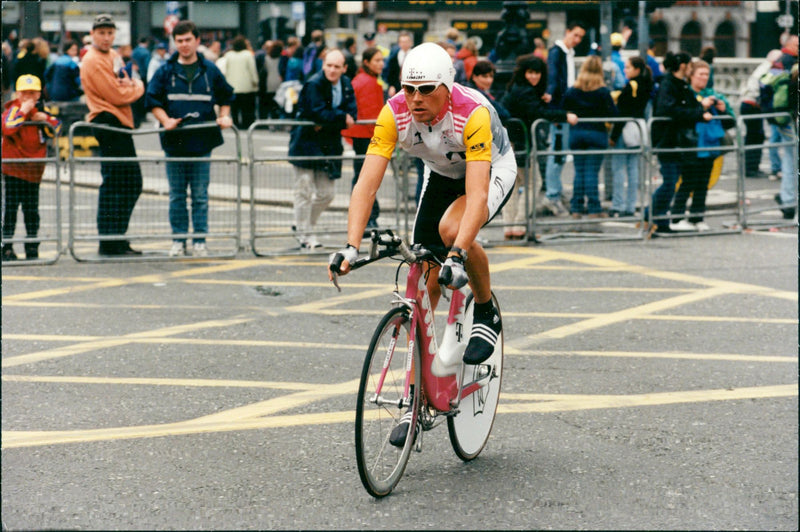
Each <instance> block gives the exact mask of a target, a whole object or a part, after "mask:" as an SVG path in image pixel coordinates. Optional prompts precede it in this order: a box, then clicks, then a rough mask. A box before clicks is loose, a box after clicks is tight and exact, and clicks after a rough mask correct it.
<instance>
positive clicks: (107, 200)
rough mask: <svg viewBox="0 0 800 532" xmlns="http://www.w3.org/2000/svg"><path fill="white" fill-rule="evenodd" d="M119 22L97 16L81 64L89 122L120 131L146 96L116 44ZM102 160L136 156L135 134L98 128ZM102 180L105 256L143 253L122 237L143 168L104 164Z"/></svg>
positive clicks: (100, 230) (100, 203) (99, 201)
mask: <svg viewBox="0 0 800 532" xmlns="http://www.w3.org/2000/svg"><path fill="white" fill-rule="evenodd" d="M116 28H117V26H116V24H115V23H114V19H113V17H112V16H111V15H108V14H101V15H97V16H96V17H95V19H94V22H93V24H92V31H91V36H92V46H91V48H90V49H89V51H88V52H86V55H85V56H84V58H83V61H82V62H81V83H82V84H83V90H84V92H85V94H86V105H87V106H88V107H89V121H90V122H92V123H94V124H101V125H106V126H111V127H114V128H120V129H133V112H132V110H131V103H133V102H135V101H136V100H138V99H139V98H141V97H142V95H143V94H144V84H143V83H142V81H141V80H134V79H131V78H130V77H129V76H128V74H127V71H123V73H122V77H119V74H118V73H119V72H120V69H121V68H122V59H121V58H120V56H119V54H117V52H115V51H114V50H113V49H112V48H111V46H112V45H113V44H114V39H115V38H116V33H117V30H116ZM94 134H95V137H97V141H98V144H99V145H100V156H101V157H103V158H112V159H116V158H120V157H136V148H135V146H134V144H133V137H132V136H131V135H130V134H127V133H118V132H116V131H109V130H105V129H95V132H94ZM100 173H101V174H102V176H103V183H102V184H101V185H100V190H99V193H98V199H97V231H98V233H99V234H100V237H101V241H100V248H99V253H100V254H101V255H106V256H118V255H141V251H138V250H134V249H133V248H131V246H130V242H128V241H127V240H125V239H119V240H114V239H109V240H106V238H113V237H117V238H118V237H121V236H122V235H124V234H125V233H126V232H127V230H128V224H129V222H130V218H131V214H132V213H133V208H134V206H135V205H136V200H137V199H139V194H141V192H142V172H141V169H140V168H139V163H138V162H128V161H126V162H112V161H103V162H101V163H100Z"/></svg>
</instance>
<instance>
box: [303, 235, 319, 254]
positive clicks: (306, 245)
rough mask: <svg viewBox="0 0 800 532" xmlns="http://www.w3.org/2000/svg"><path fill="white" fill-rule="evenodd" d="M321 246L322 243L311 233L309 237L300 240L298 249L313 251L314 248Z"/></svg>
mask: <svg viewBox="0 0 800 532" xmlns="http://www.w3.org/2000/svg"><path fill="white" fill-rule="evenodd" d="M321 247H322V244H321V243H320V241H319V240H317V237H315V236H314V235H311V236H310V237H308V238H304V239H303V240H301V241H300V249H301V250H302V251H313V250H315V249H320V248H321Z"/></svg>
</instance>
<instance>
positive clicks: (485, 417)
mask: <svg viewBox="0 0 800 532" xmlns="http://www.w3.org/2000/svg"><path fill="white" fill-rule="evenodd" d="M440 257H441V254H437V253H435V252H434V251H431V250H429V249H426V248H425V247H422V246H420V245H417V244H415V245H413V246H409V245H408V244H406V243H405V242H404V241H403V240H402V239H401V238H399V237H397V236H395V235H394V234H393V233H392V232H391V231H385V232H383V233H378V232H377V231H373V233H372V237H371V246H370V253H369V256H368V257H366V258H363V259H359V260H357V261H356V262H355V263H354V264H351V269H352V270H356V269H358V268H361V267H364V266H366V265H367V264H371V263H373V262H375V261H378V260H382V259H386V258H395V259H397V260H399V265H398V267H397V270H396V273H395V290H394V297H393V300H392V309H391V310H389V312H387V313H386V314H385V315H384V316H383V318H382V319H381V320H380V322H379V323H378V326H377V328H376V329H375V333H374V334H373V336H372V340H371V341H370V344H369V349H368V350H367V355H366V358H365V359H364V366H363V370H362V373H361V381H360V384H359V388H358V402H357V404H356V420H355V444H356V461H357V463H358V473H359V476H360V477H361V482H362V484H363V485H364V488H366V490H367V492H369V494H370V495H372V496H373V497H376V498H380V497H385V496H386V495H388V494H389V493H391V491H392V489H394V487H395V486H396V485H397V483H398V482H399V481H400V478H401V477H402V475H403V472H404V471H405V468H406V464H407V463H408V459H409V457H410V455H411V451H412V449H415V450H416V451H418V452H421V451H422V441H423V438H422V435H423V434H424V433H425V432H427V431H429V430H431V429H432V428H434V427H436V426H438V425H440V424H441V423H443V422H444V421H445V420H446V421H447V430H448V434H449V436H450V443H451V444H452V446H453V450H454V451H455V453H456V455H457V456H458V457H459V458H460V459H461V460H464V461H465V462H467V461H470V460H472V459H474V458H476V457H477V456H478V455H479V454H480V452H481V451H482V450H483V448H484V446H485V445H486V442H487V440H488V439H489V433H490V432H491V430H492V425H493V423H494V418H495V414H496V412H497V402H498V397H499V395H500V384H501V381H502V376H503V337H502V333H501V334H500V336H499V338H498V341H497V344H496V346H495V350H494V352H493V353H492V355H491V357H490V358H489V359H488V360H486V361H484V362H483V363H481V364H478V365H474V366H473V365H468V364H466V363H464V362H463V361H462V357H463V354H464V350H465V349H466V346H467V343H468V341H469V335H470V331H471V329H472V314H473V307H474V305H473V296H472V294H471V292H470V290H469V288H468V285H467V286H465V287H463V288H461V289H459V290H448V289H446V288H445V287H444V286H442V296H443V297H444V298H445V299H447V298H448V296H447V292H449V293H450V295H449V301H450V311H449V314H448V317H447V325H446V327H445V332H444V335H443V337H442V342H441V344H439V343H437V335H436V324H435V322H434V319H433V310H432V308H431V302H430V297H429V293H428V288H427V284H426V280H427V278H428V276H429V275H430V274H431V269H432V268H433V267H435V266H442V260H441V258H440ZM342 260H343V257H341V255H338V256H336V257H334V261H333V263H332V265H331V271H332V272H333V280H334V284H335V285H336V287H337V288H339V285H338V282H337V276H336V274H337V273H338V272H339V267H340V266H341V263H342ZM405 266H407V267H408V274H407V276H406V288H405V294H404V295H401V293H400V291H399V282H398V281H399V279H400V272H401V270H403V269H404V267H405ZM492 299H493V301H494V305H495V308H497V312H498V314H499V312H500V306H499V304H498V301H497V298H496V297H495V295H494V294H492ZM409 414H410V416H409ZM404 415H405V419H404V420H403V421H404V422H407V421H408V418H409V417H410V418H411V419H410V424H409V426H408V431H407V433H406V434H407V436H406V438H405V441H404V442H402V443H400V444H398V443H397V442H394V444H393V443H392V442H391V441H390V439H391V438H390V437H391V435H392V431H393V430H395V427H397V426H398V424H399V423H401V418H403V417H404ZM396 445H397V446H396Z"/></svg>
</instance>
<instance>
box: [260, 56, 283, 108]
mask: <svg viewBox="0 0 800 532" xmlns="http://www.w3.org/2000/svg"><path fill="white" fill-rule="evenodd" d="M282 53H283V41H271V42H270V43H269V46H267V47H266V48H265V49H264V53H263V57H262V60H263V66H262V69H261V71H260V72H259V78H258V88H259V102H258V116H259V118H261V119H270V118H278V117H279V110H278V104H277V103H275V93H276V92H277V91H278V87H280V86H281V83H283V78H282V77H281V73H280V70H279V68H278V67H279V66H280V61H281V57H282V56H281V54H282ZM256 66H258V65H256Z"/></svg>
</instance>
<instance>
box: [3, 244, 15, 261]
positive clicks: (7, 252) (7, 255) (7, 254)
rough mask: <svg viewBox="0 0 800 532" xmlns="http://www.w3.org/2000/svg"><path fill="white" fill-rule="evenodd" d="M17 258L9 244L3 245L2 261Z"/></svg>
mask: <svg viewBox="0 0 800 532" xmlns="http://www.w3.org/2000/svg"><path fill="white" fill-rule="evenodd" d="M10 260H17V254H16V253H14V248H12V247H11V246H10V245H8V246H3V262H6V261H10Z"/></svg>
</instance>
